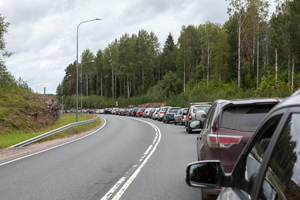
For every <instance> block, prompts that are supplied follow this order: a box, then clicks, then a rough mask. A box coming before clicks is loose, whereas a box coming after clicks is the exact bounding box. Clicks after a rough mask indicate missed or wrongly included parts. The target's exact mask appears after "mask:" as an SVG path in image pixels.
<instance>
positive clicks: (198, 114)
mask: <svg viewBox="0 0 300 200" xmlns="http://www.w3.org/2000/svg"><path fill="white" fill-rule="evenodd" d="M205 118H206V113H205V112H204V111H203V110H199V111H198V112H196V120H200V121H201V122H204V120H205Z"/></svg>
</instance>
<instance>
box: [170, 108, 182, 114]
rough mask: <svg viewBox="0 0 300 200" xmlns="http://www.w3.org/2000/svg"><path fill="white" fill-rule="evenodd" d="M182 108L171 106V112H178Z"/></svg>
mask: <svg viewBox="0 0 300 200" xmlns="http://www.w3.org/2000/svg"><path fill="white" fill-rule="evenodd" d="M179 109H180V108H170V112H171V113H177V111H178V110H179Z"/></svg>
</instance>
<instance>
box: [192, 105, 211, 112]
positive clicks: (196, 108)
mask: <svg viewBox="0 0 300 200" xmlns="http://www.w3.org/2000/svg"><path fill="white" fill-rule="evenodd" d="M209 108H210V106H195V108H194V110H193V113H196V112H198V111H199V110H203V111H204V112H205V113H207V112H208V110H209Z"/></svg>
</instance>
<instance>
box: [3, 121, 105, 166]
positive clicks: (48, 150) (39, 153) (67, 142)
mask: <svg viewBox="0 0 300 200" xmlns="http://www.w3.org/2000/svg"><path fill="white" fill-rule="evenodd" d="M101 120H102V119H101ZM103 120H104V123H103V124H102V126H101V127H100V128H98V129H97V130H95V131H93V132H91V133H89V134H87V135H84V136H82V137H80V138H76V139H74V140H71V141H69V142H66V143H63V144H60V145H57V146H54V147H50V148H48V149H44V150H42V151H38V152H35V153H32V154H29V155H26V156H23V157H20V158H16V159H14V160H10V161H7V162H4V163H1V164H0V166H2V165H6V164H9V163H12V162H15V161H18V160H21V159H24V158H28V157H30V156H33V155H37V154H40V153H43V152H45V151H49V150H51V149H55V148H57V147H61V146H64V145H66V144H70V143H72V142H75V141H78V140H81V139H83V138H86V137H88V136H90V135H93V134H94V133H96V132H97V131H99V130H100V129H102V128H103V127H104V126H105V125H106V120H105V119H104V118H103Z"/></svg>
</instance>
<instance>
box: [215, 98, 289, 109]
mask: <svg viewBox="0 0 300 200" xmlns="http://www.w3.org/2000/svg"><path fill="white" fill-rule="evenodd" d="M283 100H284V98H279V97H258V98H244V99H232V100H224V99H220V100H216V101H214V103H217V104H220V105H221V106H222V107H229V106H234V105H251V104H252V105H263V104H277V103H279V102H282V101H283Z"/></svg>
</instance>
